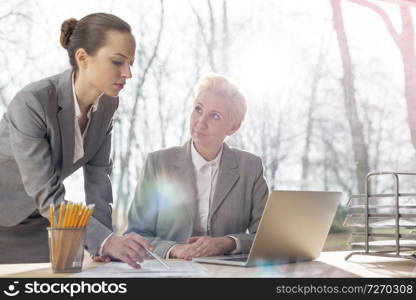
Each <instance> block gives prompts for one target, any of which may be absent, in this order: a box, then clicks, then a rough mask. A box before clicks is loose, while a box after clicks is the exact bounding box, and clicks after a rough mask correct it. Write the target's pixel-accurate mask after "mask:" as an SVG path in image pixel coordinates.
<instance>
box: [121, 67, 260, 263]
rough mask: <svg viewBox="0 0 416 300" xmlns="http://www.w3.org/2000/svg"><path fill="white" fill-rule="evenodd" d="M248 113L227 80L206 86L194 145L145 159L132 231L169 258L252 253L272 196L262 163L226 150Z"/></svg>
mask: <svg viewBox="0 0 416 300" xmlns="http://www.w3.org/2000/svg"><path fill="white" fill-rule="evenodd" d="M246 110H247V108H246V101H245V97H244V96H243V94H242V93H241V92H240V91H239V89H238V88H237V87H236V86H235V85H234V84H232V83H231V82H230V81H229V80H228V79H227V78H226V77H223V76H219V75H212V76H208V77H206V78H203V79H202V80H201V82H200V83H199V85H198V86H197V94H196V98H195V102H194V104H193V109H192V113H191V120H190V133H191V137H192V138H191V140H189V141H188V142H186V143H185V144H184V145H183V146H178V147H172V148H168V149H163V150H159V151H155V152H152V153H150V154H149V155H148V156H147V159H146V162H145V165H144V168H143V171H142V174H141V178H140V180H139V184H138V186H137V190H136V194H135V197H134V199H133V203H132V205H131V207H130V211H129V220H128V221H129V225H128V229H127V232H136V233H138V234H140V235H142V236H143V237H146V238H148V239H149V241H150V242H151V243H152V245H153V246H154V247H155V252H156V253H157V254H158V255H160V256H162V257H165V258H181V259H192V258H193V257H201V256H215V255H223V254H226V253H246V252H248V251H249V250H250V247H251V244H252V241H253V238H254V234H255V232H256V230H257V226H258V224H259V221H260V218H261V215H262V212H263V209H264V205H265V203H266V199H267V197H268V187H267V183H266V180H265V178H264V176H263V165H262V162H261V159H260V158H259V157H257V156H255V155H253V154H251V153H248V152H245V151H242V150H239V149H235V148H230V147H229V146H228V145H227V144H226V143H224V140H225V138H226V137H227V136H231V135H232V134H234V133H235V132H236V131H237V130H238V129H239V128H240V126H241V123H242V121H243V119H244V116H245V113H246ZM247 231H248V233H247Z"/></svg>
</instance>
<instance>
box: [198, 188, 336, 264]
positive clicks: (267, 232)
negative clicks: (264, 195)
mask: <svg viewBox="0 0 416 300" xmlns="http://www.w3.org/2000/svg"><path fill="white" fill-rule="evenodd" d="M341 198H342V193H341V192H321V191H273V192H272V193H271V194H270V196H269V199H268V200H267V203H266V206H265V208H264V211H263V215H262V217H261V220H260V224H259V226H258V228H257V232H256V235H255V237H254V241H253V244H252V246H251V249H250V252H249V254H248V255H247V254H245V255H225V256H212V257H198V258H194V259H193V260H194V261H197V262H201V263H212V264H221V265H234V266H243V267H246V266H253V265H259V264H265V263H290V262H299V261H309V260H314V259H315V258H317V257H318V256H319V255H320V253H321V251H322V248H323V246H324V243H325V240H326V237H327V235H328V232H329V229H330V227H331V224H332V221H333V219H334V216H335V213H336V211H337V207H338V204H339V203H340V201H341Z"/></svg>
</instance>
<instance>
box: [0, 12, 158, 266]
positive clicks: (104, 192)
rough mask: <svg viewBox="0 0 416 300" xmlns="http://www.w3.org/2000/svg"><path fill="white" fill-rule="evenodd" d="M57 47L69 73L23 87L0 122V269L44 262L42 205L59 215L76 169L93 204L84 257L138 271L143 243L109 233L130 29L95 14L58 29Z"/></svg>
mask: <svg viewBox="0 0 416 300" xmlns="http://www.w3.org/2000/svg"><path fill="white" fill-rule="evenodd" d="M60 42H61V45H62V46H63V47H64V48H65V49H66V50H67V51H68V55H69V62H70V64H71V66H72V68H71V69H70V70H67V71H65V72H63V73H61V74H58V75H55V76H52V77H49V78H45V79H42V80H40V81H37V82H34V83H31V84H29V85H27V86H26V87H24V88H23V89H22V90H21V91H19V92H18V93H17V94H16V96H15V97H14V99H13V100H12V101H11V103H10V105H9V106H8V108H7V112H6V113H5V114H4V116H3V118H2V120H1V122H0V263H26V262H46V261H49V249H48V238H47V231H46V227H47V226H49V220H48V218H49V206H50V204H53V205H54V206H55V208H56V209H58V208H59V205H60V204H61V203H62V202H63V201H65V200H64V196H65V188H64V185H63V184H62V181H63V180H64V179H65V178H66V177H68V176H69V175H71V174H72V173H74V172H75V171H76V170H77V169H78V168H80V167H83V171H84V179H85V183H84V188H85V195H86V202H87V204H90V203H94V204H95V212H94V215H93V218H91V221H90V225H89V227H88V230H87V238H86V248H87V250H88V251H89V252H90V254H91V255H94V256H97V255H100V256H101V255H102V256H101V257H113V258H117V259H121V260H122V261H125V262H127V263H128V264H130V265H131V266H133V267H139V266H138V264H137V263H136V262H137V261H142V259H143V257H144V255H145V254H144V249H143V248H142V246H144V247H150V244H149V243H148V242H147V241H145V240H143V239H142V238H141V237H140V236H139V235H137V234H130V235H126V236H124V237H119V236H116V235H114V234H113V233H112V222H111V213H112V211H111V204H112V190H111V182H110V178H109V174H110V171H111V168H112V163H111V159H110V150H111V134H112V128H113V115H114V112H115V110H116V109H117V107H118V101H119V100H118V94H119V92H120V91H121V89H122V88H123V87H124V84H125V83H126V80H127V79H129V78H131V71H130V67H131V65H132V64H133V62H134V54H135V40H134V37H133V35H132V33H131V28H130V26H129V25H128V24H127V23H126V22H125V21H123V20H121V19H120V18H118V17H116V16H114V15H111V14H106V13H95V14H91V15H88V16H86V17H84V18H82V19H81V20H79V21H77V20H76V19H68V20H66V21H65V22H63V24H62V28H61V38H60ZM109 246H111V247H109ZM150 248H151V247H150ZM107 249H111V251H108V250H107Z"/></svg>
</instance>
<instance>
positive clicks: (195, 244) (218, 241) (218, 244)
mask: <svg viewBox="0 0 416 300" xmlns="http://www.w3.org/2000/svg"><path fill="white" fill-rule="evenodd" d="M187 243H188V245H187V246H188V247H187V248H188V249H186V250H185V251H183V252H182V253H181V255H180V256H181V257H178V258H181V259H188V260H189V259H192V258H193V257H202V256H217V255H223V254H225V253H227V252H230V251H233V250H234V249H235V248H236V243H235V241H234V239H233V238H231V237H227V236H224V237H210V236H196V237H191V238H189V239H188V241H187Z"/></svg>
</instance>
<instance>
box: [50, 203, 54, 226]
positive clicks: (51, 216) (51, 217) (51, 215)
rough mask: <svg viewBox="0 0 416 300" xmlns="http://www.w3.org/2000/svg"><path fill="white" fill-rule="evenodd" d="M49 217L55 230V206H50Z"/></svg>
mask: <svg viewBox="0 0 416 300" xmlns="http://www.w3.org/2000/svg"><path fill="white" fill-rule="evenodd" d="M49 217H50V223H51V228H54V227H55V206H54V205H53V204H51V205H50V206H49Z"/></svg>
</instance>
